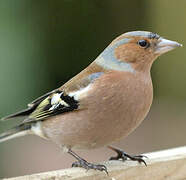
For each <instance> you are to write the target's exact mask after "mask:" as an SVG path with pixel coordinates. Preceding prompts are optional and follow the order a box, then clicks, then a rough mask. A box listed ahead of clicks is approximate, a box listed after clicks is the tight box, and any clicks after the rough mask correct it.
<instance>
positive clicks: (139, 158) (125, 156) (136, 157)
mask: <svg viewBox="0 0 186 180" xmlns="http://www.w3.org/2000/svg"><path fill="white" fill-rule="evenodd" d="M108 147H109V148H110V149H112V150H113V151H115V152H116V153H117V156H116V157H111V158H110V159H109V160H122V161H125V160H127V159H130V160H132V161H138V162H139V163H143V164H145V166H147V163H146V162H145V160H144V159H143V158H147V156H144V155H134V156H131V155H129V154H127V153H125V152H124V151H122V150H120V149H117V148H115V147H113V146H108Z"/></svg>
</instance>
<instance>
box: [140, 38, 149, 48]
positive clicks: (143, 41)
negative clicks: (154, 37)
mask: <svg viewBox="0 0 186 180" xmlns="http://www.w3.org/2000/svg"><path fill="white" fill-rule="evenodd" d="M138 44H139V45H140V46H141V47H143V48H148V47H149V45H150V44H149V42H148V41H146V40H139V41H138Z"/></svg>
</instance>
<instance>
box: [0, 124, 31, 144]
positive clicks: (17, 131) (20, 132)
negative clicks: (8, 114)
mask: <svg viewBox="0 0 186 180" xmlns="http://www.w3.org/2000/svg"><path fill="white" fill-rule="evenodd" d="M30 133H31V123H22V124H20V125H17V126H15V127H14V128H12V129H10V130H8V131H6V132H4V133H2V134H0V143H1V142H4V141H7V140H9V139H13V138H16V137H20V136H24V135H27V134H30Z"/></svg>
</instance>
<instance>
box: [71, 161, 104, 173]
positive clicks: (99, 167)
mask: <svg viewBox="0 0 186 180" xmlns="http://www.w3.org/2000/svg"><path fill="white" fill-rule="evenodd" d="M72 167H82V168H85V169H86V170H89V169H94V170H99V171H105V172H106V173H107V174H108V171H107V167H106V166H105V165H102V164H92V163H89V162H87V161H86V160H84V159H81V160H79V161H76V162H74V163H73V164H72Z"/></svg>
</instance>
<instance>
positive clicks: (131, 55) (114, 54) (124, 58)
mask: <svg viewBox="0 0 186 180" xmlns="http://www.w3.org/2000/svg"><path fill="white" fill-rule="evenodd" d="M180 46H182V45H181V44H179V43H177V42H175V41H170V40H167V39H165V38H162V37H160V36H159V35H158V34H155V33H152V32H147V31H132V32H127V33H124V34H122V35H121V36H119V37H117V38H116V39H115V40H114V41H113V42H112V43H111V44H110V45H109V46H108V47H107V48H106V49H105V50H104V51H103V53H102V54H101V55H100V56H99V58H98V59H99V61H100V64H102V65H103V64H104V63H111V64H112V65H113V66H115V68H117V67H116V66H117V64H118V68H120V70H122V69H123V70H129V71H132V70H139V71H145V70H148V71H149V70H150V67H151V65H152V63H153V61H154V60H155V59H156V58H157V57H158V56H160V55H162V54H164V53H166V52H168V51H170V50H173V49H174V48H176V47H180ZM98 63H99V62H98ZM106 66H107V65H105V67H106ZM127 68H128V69H127ZM118 70H119V69H118Z"/></svg>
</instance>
